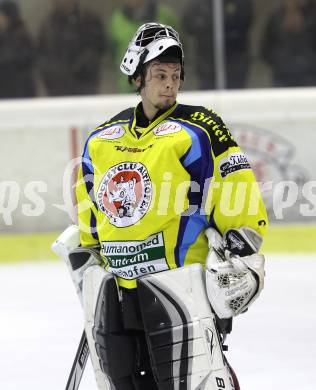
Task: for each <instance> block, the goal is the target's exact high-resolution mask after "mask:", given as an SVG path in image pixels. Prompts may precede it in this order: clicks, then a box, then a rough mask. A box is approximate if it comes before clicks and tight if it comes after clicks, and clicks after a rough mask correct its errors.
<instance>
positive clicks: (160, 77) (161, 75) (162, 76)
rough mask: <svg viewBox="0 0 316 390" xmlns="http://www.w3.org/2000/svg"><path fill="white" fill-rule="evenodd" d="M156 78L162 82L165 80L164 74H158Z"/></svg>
mask: <svg viewBox="0 0 316 390" xmlns="http://www.w3.org/2000/svg"><path fill="white" fill-rule="evenodd" d="M157 77H158V79H160V80H163V79H164V78H165V75H164V74H158V75H157Z"/></svg>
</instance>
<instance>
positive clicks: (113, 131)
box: [98, 126, 125, 139]
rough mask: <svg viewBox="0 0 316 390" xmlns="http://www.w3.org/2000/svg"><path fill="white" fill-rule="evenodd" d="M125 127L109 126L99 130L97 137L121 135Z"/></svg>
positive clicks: (104, 137)
mask: <svg viewBox="0 0 316 390" xmlns="http://www.w3.org/2000/svg"><path fill="white" fill-rule="evenodd" d="M124 134H125V129H124V128H123V127H122V126H111V127H108V128H107V129H104V130H102V131H101V133H100V134H98V138H101V139H117V138H121V137H123V135H124Z"/></svg>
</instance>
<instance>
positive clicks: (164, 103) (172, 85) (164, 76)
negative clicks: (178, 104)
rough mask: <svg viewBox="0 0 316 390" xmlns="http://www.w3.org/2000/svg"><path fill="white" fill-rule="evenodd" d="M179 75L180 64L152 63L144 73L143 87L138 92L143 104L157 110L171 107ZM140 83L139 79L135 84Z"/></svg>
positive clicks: (177, 87)
mask: <svg viewBox="0 0 316 390" xmlns="http://www.w3.org/2000/svg"><path fill="white" fill-rule="evenodd" d="M180 75H181V65H180V64H177V63H176V64H174V63H162V62H160V61H159V60H154V61H152V62H151V63H150V64H149V65H148V68H147V71H146V75H145V86H144V87H143V88H142V89H141V92H140V94H141V97H142V101H143V104H145V105H146V104H147V105H148V106H149V107H152V108H155V109H157V110H164V109H167V108H169V107H171V106H172V105H173V104H174V103H175V101H176V99H177V95H178V91H179V88H180V84H181V80H180ZM140 83H141V79H140V77H139V78H138V79H137V80H136V84H137V85H138V86H140Z"/></svg>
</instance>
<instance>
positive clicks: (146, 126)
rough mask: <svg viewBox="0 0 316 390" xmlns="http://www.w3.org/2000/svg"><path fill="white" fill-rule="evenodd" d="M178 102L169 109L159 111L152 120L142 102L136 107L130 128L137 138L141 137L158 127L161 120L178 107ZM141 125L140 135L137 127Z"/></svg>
mask: <svg viewBox="0 0 316 390" xmlns="http://www.w3.org/2000/svg"><path fill="white" fill-rule="evenodd" d="M177 105H178V103H177V102H175V103H174V104H173V105H172V106H171V107H170V108H168V109H167V110H160V111H158V112H157V114H156V116H155V117H154V119H153V120H152V121H151V122H150V121H149V120H148V119H147V118H146V117H145V114H144V112H143V106H142V103H141V102H140V103H139V104H138V105H137V106H136V107H135V109H134V112H133V115H132V117H131V120H130V122H129V130H130V132H131V133H132V134H133V136H134V137H136V138H141V137H143V136H144V135H145V134H148V133H149V132H150V131H151V130H152V129H153V128H154V127H156V126H157V125H158V124H159V123H160V122H162V121H163V120H164V119H165V118H167V117H168V116H169V115H170V114H171V113H172V112H173V111H174V110H175V108H176V107H177ZM137 127H141V128H142V131H141V136H140V137H138V136H137V133H136V130H135V129H136V128H137ZM138 133H139V132H138Z"/></svg>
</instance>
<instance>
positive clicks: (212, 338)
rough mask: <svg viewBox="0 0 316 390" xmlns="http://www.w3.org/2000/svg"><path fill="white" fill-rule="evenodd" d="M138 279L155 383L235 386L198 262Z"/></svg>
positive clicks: (169, 389)
mask: <svg viewBox="0 0 316 390" xmlns="http://www.w3.org/2000/svg"><path fill="white" fill-rule="evenodd" d="M137 284H138V288H137V290H138V294H139V301H140V308H141V312H142V317H143V322H144V327H145V332H146V336H147V342H148V348H149V352H150V356H151V361H152V368H153V372H154V375H155V378H156V381H157V383H158V387H159V389H161V390H162V389H163V390H197V389H201V390H202V389H204V390H218V389H219V388H225V389H227V390H234V389H235V388H234V385H233V382H232V378H231V375H230V372H229V370H228V368H227V364H226V361H225V357H224V355H223V352H222V348H221V341H220V338H219V335H218V332H217V329H216V325H215V318H214V314H213V313H212V311H211V308H210V304H209V301H208V299H207V296H206V292H205V282H204V271H203V269H202V266H201V265H200V264H193V265H190V266H188V267H182V268H178V269H174V270H169V271H165V272H160V273H156V274H152V275H147V276H144V277H142V278H139V279H138V281H137ZM219 384H220V385H221V386H222V387H220V386H219Z"/></svg>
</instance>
